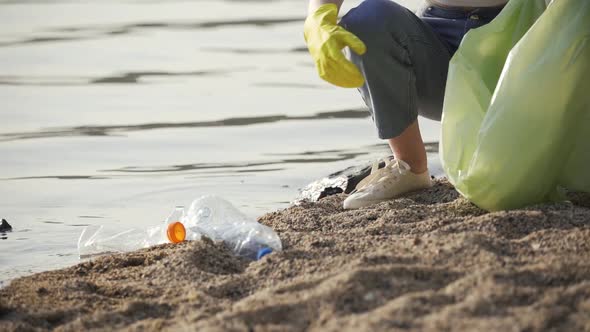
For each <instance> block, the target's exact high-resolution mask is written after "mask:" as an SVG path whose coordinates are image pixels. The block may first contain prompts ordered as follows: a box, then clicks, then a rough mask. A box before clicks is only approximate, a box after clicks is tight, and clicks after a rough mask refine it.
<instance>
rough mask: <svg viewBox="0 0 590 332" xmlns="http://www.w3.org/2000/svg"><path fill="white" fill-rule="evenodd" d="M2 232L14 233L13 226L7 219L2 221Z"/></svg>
mask: <svg viewBox="0 0 590 332" xmlns="http://www.w3.org/2000/svg"><path fill="white" fill-rule="evenodd" d="M0 232H12V226H10V224H9V223H8V221H6V219H2V224H1V225H0Z"/></svg>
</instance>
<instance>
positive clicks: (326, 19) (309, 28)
mask: <svg viewBox="0 0 590 332" xmlns="http://www.w3.org/2000/svg"><path fill="white" fill-rule="evenodd" d="M337 18H338V7H337V6H336V5H335V4H333V3H329V4H325V5H321V6H320V7H319V8H318V9H317V10H316V11H315V13H313V14H311V15H309V16H308V17H307V19H306V20H305V24H304V26H303V32H304V35H305V41H306V42H307V48H308V49H309V53H311V56H312V57H313V59H314V60H315V64H316V68H317V70H318V73H319V75H320V77H321V78H323V79H324V80H326V81H328V82H330V83H332V84H334V85H337V86H340V87H343V88H358V87H360V86H362V85H363V84H364V83H365V79H364V78H363V75H362V74H361V72H360V71H359V69H358V68H357V67H356V66H355V65H354V64H353V63H352V62H350V61H348V59H346V58H345V57H344V54H342V49H343V48H344V47H346V46H348V47H350V49H351V50H353V51H354V52H356V53H357V54H359V55H362V54H364V53H365V52H366V51H367V47H366V46H365V43H363V42H362V41H361V40H360V39H359V38H358V37H357V36H355V35H354V34H352V33H350V32H348V31H346V30H345V29H344V28H343V27H341V26H339V25H338V24H337V23H336V20H337Z"/></svg>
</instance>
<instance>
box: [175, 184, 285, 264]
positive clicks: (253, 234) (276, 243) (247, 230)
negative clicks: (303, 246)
mask: <svg viewBox="0 0 590 332" xmlns="http://www.w3.org/2000/svg"><path fill="white" fill-rule="evenodd" d="M181 220H182V222H183V224H184V226H185V227H186V229H187V234H189V236H195V235H194V234H201V235H205V236H207V237H209V238H211V239H212V240H214V241H223V242H224V243H225V245H226V246H228V247H229V249H231V250H232V251H233V252H234V254H236V255H238V256H242V257H247V258H249V259H252V260H258V259H260V258H262V257H263V256H265V255H267V254H269V253H271V252H273V251H280V250H282V244H281V240H280V238H279V236H278V235H277V234H276V233H275V232H274V231H273V230H272V229H271V228H270V227H268V226H265V225H262V224H260V223H258V222H256V221H255V220H252V219H250V218H248V217H247V216H246V215H244V214H243V213H242V212H240V211H239V210H238V209H236V208H235V207H234V206H233V205H232V204H231V203H229V202H228V201H226V200H224V199H222V198H221V197H218V196H215V195H209V196H203V197H201V198H199V199H196V200H195V201H193V203H192V204H191V206H190V208H189V209H188V211H186V214H185V215H184V216H183V218H182V219H181Z"/></svg>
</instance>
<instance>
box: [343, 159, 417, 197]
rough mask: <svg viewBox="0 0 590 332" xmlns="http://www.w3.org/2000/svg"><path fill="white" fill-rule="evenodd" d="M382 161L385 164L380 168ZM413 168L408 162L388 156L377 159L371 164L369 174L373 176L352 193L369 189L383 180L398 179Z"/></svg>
mask: <svg viewBox="0 0 590 332" xmlns="http://www.w3.org/2000/svg"><path fill="white" fill-rule="evenodd" d="M381 161H384V162H385V166H384V167H383V168H381V169H380V168H379V164H380V163H381ZM411 169H412V168H411V167H410V165H408V163H406V162H405V161H403V160H398V159H394V160H390V159H389V158H388V157H386V158H381V159H379V160H377V161H375V162H374V163H373V165H372V166H371V173H370V175H369V176H373V178H371V179H370V180H369V182H367V183H365V184H364V185H363V186H362V187H361V188H356V190H354V191H353V192H352V193H355V192H359V191H365V190H367V188H370V187H372V186H373V185H375V184H377V183H380V182H383V181H387V180H393V181H396V180H397V179H398V178H399V176H401V175H404V174H406V173H407V172H409V171H410V170H411ZM352 193H351V194H352Z"/></svg>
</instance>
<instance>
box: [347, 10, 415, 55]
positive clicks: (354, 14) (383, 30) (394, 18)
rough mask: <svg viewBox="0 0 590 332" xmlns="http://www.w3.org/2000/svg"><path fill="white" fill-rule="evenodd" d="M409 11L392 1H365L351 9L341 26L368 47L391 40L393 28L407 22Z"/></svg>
mask: <svg viewBox="0 0 590 332" xmlns="http://www.w3.org/2000/svg"><path fill="white" fill-rule="evenodd" d="M407 12H408V10H407V9H406V8H404V7H402V6H400V5H398V4H397V3H395V2H393V1H391V0H365V1H363V2H362V3H361V4H360V5H359V6H358V7H356V8H354V9H351V10H350V11H349V12H348V13H347V14H346V15H345V16H344V17H343V18H342V20H341V21H340V25H341V26H342V27H344V28H345V29H346V30H348V31H350V32H352V33H353V34H354V35H356V36H357V37H359V38H360V39H361V40H362V41H363V42H364V43H365V44H367V47H370V46H371V45H373V44H381V43H383V42H384V41H385V40H390V38H391V31H390V30H391V26H392V24H395V22H400V21H403V20H405V16H407Z"/></svg>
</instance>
